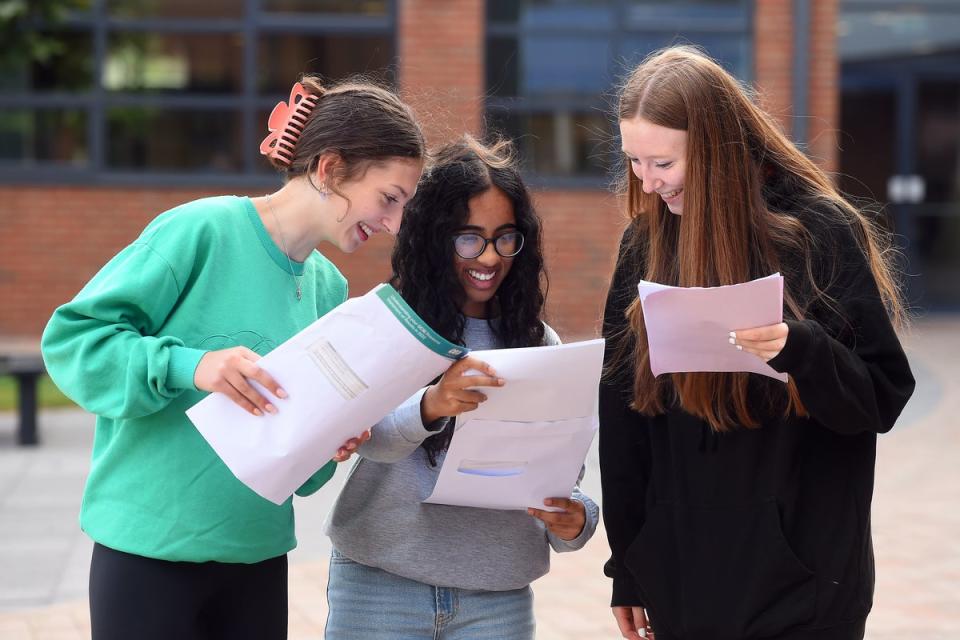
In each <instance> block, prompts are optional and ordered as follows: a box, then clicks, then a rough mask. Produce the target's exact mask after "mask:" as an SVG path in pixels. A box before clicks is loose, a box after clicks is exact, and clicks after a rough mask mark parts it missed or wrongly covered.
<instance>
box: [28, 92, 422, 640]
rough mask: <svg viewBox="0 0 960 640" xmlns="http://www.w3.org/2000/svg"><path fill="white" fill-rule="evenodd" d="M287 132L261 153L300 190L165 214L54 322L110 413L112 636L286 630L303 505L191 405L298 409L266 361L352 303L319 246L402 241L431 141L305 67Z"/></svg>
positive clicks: (82, 378)
mask: <svg viewBox="0 0 960 640" xmlns="http://www.w3.org/2000/svg"><path fill="white" fill-rule="evenodd" d="M269 129H270V134H269V135H268V136H267V138H266V139H265V140H264V141H263V144H262V145H261V152H262V153H263V154H264V155H266V156H268V158H269V159H270V161H271V163H272V164H273V165H274V166H275V167H276V168H277V169H278V170H280V171H281V173H282V174H283V176H284V178H285V180H284V185H283V187H282V188H281V189H279V190H278V191H276V192H275V193H272V194H269V195H265V196H263V197H258V198H246V197H236V196H221V197H214V198H206V199H202V200H197V201H194V202H190V203H187V204H184V205H181V206H179V207H176V208H174V209H172V210H170V211H167V212H165V213H163V214H161V215H160V216H158V217H157V218H156V219H155V220H153V221H152V222H151V223H150V224H149V225H148V226H147V228H146V229H145V230H144V231H143V233H142V234H141V236H140V237H139V238H137V240H135V241H134V242H133V243H132V244H131V245H130V246H128V247H126V248H125V249H123V250H122V251H121V252H120V253H119V254H117V255H116V256H115V257H114V258H113V259H112V260H111V261H110V262H108V263H107V265H106V266H104V267H103V269H102V270H101V271H100V272H99V273H98V274H96V275H95V276H94V277H93V279H92V280H91V281H90V282H89V283H88V284H87V285H86V286H85V287H84V288H83V289H82V290H81V291H80V293H79V294H77V296H76V298H74V299H73V300H72V301H70V302H68V303H67V304H65V305H63V306H62V307H60V308H58V309H57V310H56V311H55V312H54V314H53V317H52V318H51V320H50V322H49V324H48V325H47V328H46V330H45V332H44V335H43V355H44V360H45V362H46V366H47V369H48V371H49V372H50V375H51V376H52V377H53V379H54V381H55V382H56V383H57V384H58V386H60V388H61V389H63V391H64V392H65V393H66V394H67V395H69V396H70V397H71V398H72V399H73V400H75V401H76V402H77V403H78V404H79V405H81V406H82V407H84V408H85V409H87V410H88V411H90V412H92V413H95V414H96V415H97V426H96V435H95V439H94V445H93V460H92V467H91V470H90V475H89V478H88V480H87V485H86V488H85V490H84V496H83V505H82V507H81V514H80V524H81V527H82V528H83V530H84V531H85V532H86V533H87V534H88V535H89V536H90V537H91V538H93V540H94V541H95V543H96V544H95V546H94V552H93V560H92V563H91V569H90V573H91V575H90V611H91V623H92V631H93V638H94V640H105V639H113V638H123V639H128V638H137V639H140V640H148V639H152V638H157V639H158V640H159V639H164V640H167V639H170V638H177V639H184V640H186V639H192V638H197V639H201V638H203V639H207V638H210V639H212V638H230V639H231V640H234V639H237V638H257V639H258V640H262V639H270V638H285V637H286V627H287V598H286V594H287V575H286V571H287V569H286V566H287V565H286V553H287V552H288V551H289V550H291V549H292V548H293V547H294V546H295V545H296V539H295V537H294V527H293V522H294V521H293V509H292V505H291V500H287V501H286V502H285V503H284V504H282V505H280V506H277V505H275V504H273V503H271V502H269V501H268V500H265V499H264V498H261V497H260V496H258V495H257V494H255V493H254V492H253V491H251V490H250V489H248V488H247V487H246V486H244V485H243V484H242V483H241V482H240V481H239V480H237V479H236V478H235V477H234V476H233V475H232V474H231V473H230V471H229V470H228V469H227V467H226V466H225V465H224V464H223V463H222V462H221V461H220V459H219V458H218V457H217V455H216V454H215V453H214V451H213V450H212V449H211V448H210V447H209V446H208V445H207V443H206V441H205V440H204V439H203V437H202V436H201V435H200V434H199V432H198V431H197V430H196V429H195V428H194V427H193V425H192V423H190V421H189V420H188V419H187V417H186V415H185V413H184V412H185V410H186V409H188V408H189V407H191V406H192V405H194V404H195V403H196V402H197V401H199V400H200V399H201V398H202V397H203V396H204V395H205V394H206V393H208V392H219V393H224V394H226V395H228V396H229V397H230V398H231V399H233V401H234V402H236V403H237V404H239V405H240V406H242V407H244V408H245V409H246V410H248V411H249V412H251V413H253V414H254V415H263V414H264V413H273V412H276V411H277V410H278V407H280V408H282V404H283V399H284V398H285V397H286V395H287V394H286V392H285V391H284V390H283V389H281V388H280V387H279V386H278V385H277V383H276V382H275V381H274V380H273V379H272V378H271V377H270V376H269V375H268V374H267V373H266V372H265V371H263V370H262V369H260V368H259V367H258V366H257V364H256V361H257V360H258V359H259V358H260V357H261V356H263V355H264V354H266V353H268V352H269V351H270V350H271V349H273V348H274V347H276V346H277V345H279V344H280V343H282V342H283V341H285V340H286V339H288V338H290V337H291V336H293V335H294V334H295V333H297V332H298V331H300V330H301V329H303V328H304V327H306V326H307V325H309V324H310V323H312V322H313V321H314V320H316V319H317V318H318V317H320V316H322V315H323V314H324V313H326V312H327V311H330V310H331V309H333V308H334V307H335V306H336V305H338V304H340V303H341V302H343V301H344V300H345V299H346V297H347V283H346V280H345V279H344V277H343V276H342V275H341V273H340V272H339V271H338V270H337V268H336V267H335V266H334V265H333V264H332V263H331V262H330V261H329V260H327V259H326V258H325V257H324V256H323V255H322V254H320V253H319V252H318V251H317V250H316V247H317V246H318V245H320V244H321V243H322V242H327V243H329V244H332V245H334V246H336V247H338V248H339V249H340V250H342V251H345V252H348V253H349V252H353V251H355V250H357V249H358V248H359V247H360V246H362V245H363V244H364V243H365V242H366V241H367V240H368V239H369V238H370V237H371V236H372V235H374V234H375V233H381V232H385V233H389V234H395V233H396V232H397V230H398V228H399V224H400V218H401V214H402V211H403V206H404V204H405V203H406V201H407V200H408V199H409V198H410V197H411V196H412V195H413V193H414V191H415V189H416V185H417V182H418V180H419V178H420V173H421V169H422V166H423V158H424V153H425V152H424V141H423V136H422V133H421V131H420V128H419V126H418V124H417V122H416V120H415V119H414V116H413V114H412V112H411V111H410V109H409V107H407V106H406V105H405V104H403V103H402V102H401V101H400V100H399V99H398V98H397V96H396V95H394V94H393V93H391V92H390V91H387V90H384V89H382V88H380V87H377V86H373V85H370V84H366V83H362V82H354V81H348V82H344V83H341V84H339V85H336V86H333V87H324V86H322V85H321V84H320V82H319V81H318V80H317V79H315V78H312V77H306V78H304V79H303V80H302V84H300V83H298V84H296V85H295V86H294V90H293V92H292V93H291V96H290V100H289V103H286V104H285V103H280V104H279V105H277V108H276V109H275V110H274V112H273V114H271V116H270V123H269ZM250 381H256V382H257V383H259V384H260V385H261V386H262V388H264V389H266V390H267V393H265V394H261V393H260V392H258V391H257V389H256V388H255V387H253V386H252V385H251V384H250ZM359 441H360V439H355V440H353V441H350V442H348V443H345V444H344V447H343V448H342V449H341V450H340V452H339V453H338V456H337V459H346V458H347V457H349V455H350V452H351V451H352V450H353V449H354V448H355V447H356V446H357V445H358V444H359ZM334 467H335V463H334V461H331V462H330V463H328V464H327V465H325V466H324V467H323V468H321V469H319V470H318V471H317V473H316V474H315V475H314V476H313V477H312V478H311V479H310V480H309V481H308V482H307V483H306V484H305V485H304V486H303V487H301V489H300V490H299V491H298V492H297V493H298V494H300V495H308V494H310V493H312V492H314V491H316V490H317V489H318V488H319V487H320V486H322V485H323V484H324V483H325V482H326V481H327V480H329V479H330V477H331V476H332V475H333V472H334Z"/></svg>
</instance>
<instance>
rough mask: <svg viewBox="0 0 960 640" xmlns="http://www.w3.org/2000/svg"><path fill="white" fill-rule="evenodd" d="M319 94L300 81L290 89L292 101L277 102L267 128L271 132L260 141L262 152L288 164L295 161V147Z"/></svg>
mask: <svg viewBox="0 0 960 640" xmlns="http://www.w3.org/2000/svg"><path fill="white" fill-rule="evenodd" d="M317 100H318V98H317V96H315V95H313V94H310V93H308V92H307V90H306V89H304V88H303V85H302V84H300V83H299V82H298V83H296V84H294V85H293V89H291V90H290V102H289V103H287V102H283V101H282V100H281V101H280V102H278V103H277V106H275V107H274V108H273V111H271V112H270V118H269V120H268V121H267V129H268V130H269V131H270V133H268V134H267V137H266V138H264V139H263V142H261V143H260V153H261V154H263V155H265V156H267V157H270V158H273V159H275V160H277V161H279V162H280V163H281V164H285V165H287V166H289V165H290V163H291V162H293V149H294V147H296V146H297V140H298V139H299V138H300V134H301V133H303V128H304V127H305V126H306V124H307V118H308V117H309V116H310V112H311V111H313V108H314V107H315V106H317Z"/></svg>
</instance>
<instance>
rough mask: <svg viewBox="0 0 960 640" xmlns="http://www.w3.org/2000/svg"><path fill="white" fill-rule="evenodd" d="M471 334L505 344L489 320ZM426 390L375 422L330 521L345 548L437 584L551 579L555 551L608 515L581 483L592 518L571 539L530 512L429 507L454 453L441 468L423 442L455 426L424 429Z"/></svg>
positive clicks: (576, 544) (499, 586)
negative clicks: (555, 532)
mask: <svg viewBox="0 0 960 640" xmlns="http://www.w3.org/2000/svg"><path fill="white" fill-rule="evenodd" d="M546 329H547V332H546V336H545V339H544V342H545V343H546V344H559V343H560V338H559V337H558V336H557V334H556V332H554V331H553V329H551V328H550V327H549V326H548V327H546ZM463 337H464V342H465V343H466V345H467V346H468V347H470V348H471V349H494V348H498V347H499V346H500V345H499V344H497V341H496V337H495V336H494V334H493V332H492V331H491V329H490V326H489V325H488V323H487V321H486V320H480V319H475V318H467V319H466V326H465V327H464V336H463ZM507 384H509V381H508V382H507ZM423 393H424V390H423V389H421V390H420V391H419V392H417V393H416V394H415V395H413V396H412V397H411V398H410V399H409V400H407V401H406V402H404V403H403V404H402V405H400V406H399V407H397V409H395V410H394V411H393V412H392V413H391V414H390V415H388V416H387V417H385V418H384V419H383V420H381V421H380V422H379V423H377V424H376V425H374V427H373V435H372V437H371V438H370V440H369V441H367V442H366V443H365V444H364V445H363V446H361V447H360V449H359V451H358V453H359V457H358V459H357V462H356V463H355V464H354V466H353V467H352V468H351V470H350V475H349V477H348V478H347V482H346V485H345V486H344V488H343V491H342V492H341V493H340V496H339V497H338V498H337V502H336V504H335V505H334V507H333V510H332V511H331V512H330V515H329V516H328V517H327V521H326V524H325V531H326V533H327V535H329V536H330V539H331V541H332V542H333V546H334V547H335V548H336V549H337V551H339V552H340V553H342V554H343V555H344V556H346V557H348V558H350V559H351V560H353V561H354V562H359V563H361V564H365V565H367V566H371V567H377V568H379V569H383V570H384V571H389V572H390V573H393V574H396V575H399V576H402V577H404V578H409V579H411V580H417V581H419V582H423V583H426V584H429V585H433V586H440V587H458V588H461V589H479V590H485V591H506V590H509V589H519V588H522V587H525V586H527V585H528V584H530V583H531V582H533V581H534V580H536V579H537V578H539V577H540V576H542V575H544V574H545V573H547V571H548V570H549V569H550V547H551V546H552V547H553V548H554V550H556V551H558V552H563V551H574V550H576V549H579V548H581V547H582V546H583V545H584V544H586V542H587V540H589V539H590V537H591V536H592V535H593V532H594V531H595V530H596V528H597V520H598V517H599V515H598V509H597V505H596V504H595V503H594V502H593V500H591V499H590V498H588V497H587V496H585V495H584V494H582V493H580V488H579V486H577V487H575V488H574V491H573V495H572V497H573V498H574V499H576V500H579V501H580V502H582V503H583V504H584V506H585V507H586V516H587V520H586V524H585V525H584V527H583V531H582V532H581V533H580V535H579V536H577V538H575V539H574V540H570V541H566V540H561V539H560V538H558V537H556V536H554V535H553V534H552V533H550V532H549V531H547V529H546V527H545V526H544V524H543V522H541V521H540V520H537V519H536V518H533V517H532V516H530V515H528V514H527V513H526V512H525V511H506V510H497V509H477V508H473V507H456V506H450V505H440V504H423V503H422V500H424V499H425V498H426V497H427V496H429V495H430V493H431V492H432V491H433V487H434V485H435V484H436V481H437V476H438V474H439V471H440V467H441V465H442V464H443V455H444V454H443V453H441V454H440V455H439V456H438V457H437V466H436V467H431V466H430V462H429V459H428V458H427V454H426V452H425V451H424V449H423V448H422V447H421V446H420V444H421V443H422V442H423V441H424V440H425V439H426V438H428V437H429V436H431V435H434V434H435V433H437V430H438V429H442V428H443V425H444V424H445V421H443V420H440V421H438V422H439V424H435V425H430V426H431V427H433V430H428V429H427V428H425V427H424V425H423V421H422V420H421V417H420V399H421V397H422V396H423ZM581 477H583V471H582V470H581ZM558 497H560V496H558Z"/></svg>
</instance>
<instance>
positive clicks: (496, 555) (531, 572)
mask: <svg viewBox="0 0 960 640" xmlns="http://www.w3.org/2000/svg"><path fill="white" fill-rule="evenodd" d="M540 226H541V225H540V220H539V218H538V217H537V215H536V213H535V212H534V209H533V206H532V204H531V202H530V197H529V194H528V192H527V190H526V187H525V186H524V184H523V182H522V180H521V178H520V174H519V172H518V171H517V169H516V167H515V165H514V163H513V161H512V158H511V156H510V147H509V145H508V144H507V143H504V142H501V143H498V144H496V145H494V146H492V147H486V146H483V145H481V144H480V143H478V142H476V141H475V140H473V139H472V138H470V137H468V136H465V137H464V138H463V139H462V140H460V141H459V142H456V143H453V144H451V145H448V146H446V147H444V148H443V149H441V150H440V152H439V153H438V154H437V158H436V162H435V164H434V165H433V167H432V168H431V169H430V170H429V171H428V173H427V175H425V176H424V178H423V180H422V182H421V183H420V186H419V187H418V191H417V194H416V195H415V196H414V198H412V199H411V201H410V202H409V203H408V205H407V207H406V212H405V217H404V221H403V224H402V226H401V229H400V233H399V235H398V238H397V243H396V246H395V248H394V252H393V258H392V261H393V271H394V275H393V279H392V284H393V285H394V286H395V287H397V289H398V290H399V291H400V293H401V294H402V295H403V297H404V299H406V301H407V302H408V303H410V305H411V306H412V307H413V309H414V310H415V311H416V312H417V313H418V314H419V315H420V316H421V317H423V318H424V320H426V321H427V322H428V323H429V324H430V325H431V326H432V327H433V328H434V329H435V330H437V331H438V333H440V334H441V335H443V336H444V337H446V338H448V339H450V340H451V341H453V342H457V343H459V344H464V345H466V346H467V347H469V348H470V349H472V350H476V349H494V348H511V347H527V346H535V345H549V344H559V342H560V340H559V338H558V336H557V334H556V333H555V332H554V331H553V330H552V329H551V328H550V327H549V326H547V325H546V324H544V323H543V321H542V319H541V318H542V313H543V303H544V294H543V285H544V281H545V277H544V270H543V257H542V254H541V237H540ZM470 370H473V371H474V372H478V373H473V374H471V375H464V374H466V373H467V372H468V371H470ZM502 384H504V381H503V380H501V379H500V378H499V377H498V376H497V373H496V371H494V370H493V369H492V368H491V367H490V366H488V365H487V364H485V363H483V362H479V361H477V360H476V359H474V358H470V357H468V358H465V359H464V360H461V361H459V362H457V363H455V364H454V365H453V366H452V367H451V368H450V369H449V370H448V371H447V372H446V373H445V374H444V375H443V376H442V377H441V378H440V379H439V380H438V381H437V382H436V383H435V384H433V385H430V386H428V387H426V388H425V389H422V390H420V391H419V392H418V393H417V394H415V395H414V396H413V397H411V398H410V399H409V400H407V401H406V402H405V403H404V404H402V405H401V406H399V407H397V409H396V410H394V411H393V412H392V413H391V414H390V415H388V416H387V417H385V418H384V419H383V420H381V421H380V422H379V423H377V424H376V425H374V427H373V428H372V437H371V438H370V440H369V441H368V442H367V443H365V444H364V445H363V446H362V447H361V448H360V449H359V456H360V458H359V460H358V461H357V464H356V465H355V466H354V467H353V468H352V470H351V471H350V476H349V478H348V479H347V482H346V485H345V486H344V489H343V491H342V493H341V494H340V497H339V498H338V500H337V503H336V505H335V506H334V509H333V511H332V512H331V514H330V516H329V518H328V520H327V523H326V532H327V534H328V535H329V536H330V538H331V540H332V542H333V547H334V549H333V552H332V558H331V565H330V577H329V584H328V590H327V600H328V605H329V616H328V619H327V628H326V637H327V638H328V639H336V640H340V639H352V638H363V639H365V640H369V639H371V638H384V639H386V638H390V639H391V640H392V639H395V638H411V639H412V638H424V639H438V640H439V639H444V640H459V639H460V638H464V639H466V638H469V639H471V640H475V639H478V638H480V639H482V638H491V639H493V638H496V639H497V640H509V639H514V638H516V639H518V640H520V639H528V638H532V637H533V635H534V627H535V623H534V618H533V599H532V593H531V591H530V586H529V585H530V583H531V582H532V581H533V580H536V579H537V578H539V577H541V576H542V575H544V574H545V573H546V572H547V571H548V570H549V565H550V548H551V547H552V548H553V549H554V550H555V551H558V552H564V551H573V550H576V549H579V548H581V547H582V546H583V545H584V544H586V542H587V540H589V539H590V537H591V536H592V535H593V532H594V530H595V529H596V526H597V520H598V509H597V506H596V504H594V502H593V501H592V500H590V498H588V497H587V496H585V495H583V494H582V493H581V492H580V490H579V487H575V488H574V490H573V493H572V495H571V496H557V497H556V498H551V499H549V500H547V501H546V502H547V503H548V506H550V507H552V508H554V509H557V510H556V511H547V510H540V509H529V510H528V511H527V512H523V511H506V510H495V509H478V508H473V507H458V506H449V505H437V504H424V503H423V502H422V501H423V500H424V499H425V498H426V497H427V496H429V495H430V493H431V492H432V491H433V487H434V485H435V483H436V481H437V477H438V473H439V470H440V466H441V464H442V462H443V458H444V455H445V453H446V450H447V447H448V446H449V443H450V440H451V438H452V436H453V431H454V426H455V418H456V416H458V415H460V414H461V413H463V412H466V411H470V410H471V409H475V408H476V407H477V406H478V405H479V403H480V402H483V400H485V399H486V398H485V396H484V395H483V387H491V386H499V385H502ZM506 384H509V381H507V382H506ZM581 477H582V472H581Z"/></svg>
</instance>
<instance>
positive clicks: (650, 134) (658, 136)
mask: <svg viewBox="0 0 960 640" xmlns="http://www.w3.org/2000/svg"><path fill="white" fill-rule="evenodd" d="M620 139H621V141H622V145H623V153H624V154H625V155H626V156H627V160H629V161H630V170H631V171H633V174H634V175H635V176H637V178H638V179H639V180H640V182H641V184H642V186H643V191H644V193H654V192H656V193H657V194H659V195H660V198H661V199H662V200H663V202H664V203H665V204H666V205H667V208H668V209H670V211H671V212H672V213H675V214H677V215H680V214H681V213H683V183H684V178H685V176H686V171H687V132H686V131H681V130H679V129H668V128H667V127H661V126H659V125H656V124H653V123H651V122H648V121H646V120H644V119H643V118H639V117H638V118H631V119H629V120H621V121H620Z"/></svg>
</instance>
